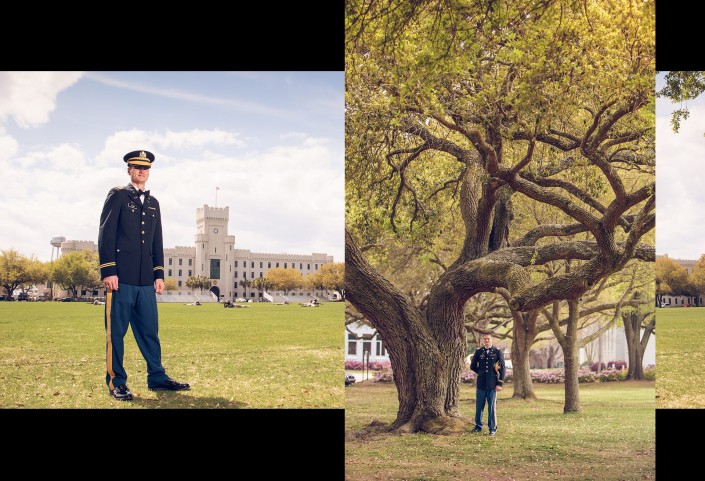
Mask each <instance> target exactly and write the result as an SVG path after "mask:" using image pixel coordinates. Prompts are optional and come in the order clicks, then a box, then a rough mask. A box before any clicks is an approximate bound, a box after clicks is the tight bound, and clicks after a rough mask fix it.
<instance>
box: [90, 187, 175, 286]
mask: <svg viewBox="0 0 705 481" xmlns="http://www.w3.org/2000/svg"><path fill="white" fill-rule="evenodd" d="M98 255H99V256H100V278H101V279H104V278H106V277H108V276H114V275H117V276H118V282H121V283H125V284H132V285H135V286H149V285H153V284H154V281H155V280H156V279H164V248H163V242H162V217H161V212H160V210H159V202H158V201H157V199H155V198H154V197H152V196H151V195H148V196H145V199H144V204H142V202H140V197H139V195H138V194H137V189H135V187H134V186H133V185H132V184H128V185H126V186H124V187H113V188H112V189H110V192H108V197H107V198H106V199H105V204H104V205H103V212H102V213H101V214H100V232H99V233H98Z"/></svg>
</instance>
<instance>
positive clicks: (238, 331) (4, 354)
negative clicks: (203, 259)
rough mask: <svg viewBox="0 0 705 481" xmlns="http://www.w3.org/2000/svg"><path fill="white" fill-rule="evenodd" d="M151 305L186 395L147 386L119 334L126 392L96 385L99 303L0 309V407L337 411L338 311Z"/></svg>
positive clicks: (130, 346)
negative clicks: (120, 394) (123, 397)
mask: <svg viewBox="0 0 705 481" xmlns="http://www.w3.org/2000/svg"><path fill="white" fill-rule="evenodd" d="M249 306H250V307H249V308H245V309H224V308H223V306H222V305H221V304H203V305H202V306H187V305H184V304H166V303H165V304H159V323H160V324H159V337H160V339H161V344H162V363H163V365H164V367H165V368H166V371H167V374H168V375H169V376H171V377H172V378H174V379H176V380H178V381H181V382H188V383H190V384H191V390H190V391H182V392H176V393H174V392H152V391H149V390H148V389H147V376H146V364H145V362H144V360H143V358H142V356H141V354H140V352H139V349H138V348H137V343H136V342H135V340H134V337H133V335H132V332H131V331H128V333H127V335H126V336H125V361H124V364H125V369H126V370H127V374H128V381H127V385H128V386H129V387H130V390H131V391H132V393H133V395H134V396H135V400H134V401H133V402H121V401H115V400H114V399H113V398H112V397H110V396H109V395H108V390H107V387H106V385H105V328H104V321H103V312H104V307H103V306H94V305H91V304H85V303H68V302H67V303H51V302H29V303H28V302H0V408H109V407H119V408H125V409H139V408H344V401H345V400H344V396H345V393H344V389H345V388H344V385H343V379H342V377H343V376H342V374H343V342H342V334H341V332H342V331H341V329H342V325H343V315H344V314H343V311H344V307H345V306H344V304H343V303H342V302H336V303H324V304H322V305H321V306H320V307H317V308H303V307H300V306H299V305H298V304H290V305H286V306H277V305H273V304H269V303H261V304H260V303H255V304H250V305H249Z"/></svg>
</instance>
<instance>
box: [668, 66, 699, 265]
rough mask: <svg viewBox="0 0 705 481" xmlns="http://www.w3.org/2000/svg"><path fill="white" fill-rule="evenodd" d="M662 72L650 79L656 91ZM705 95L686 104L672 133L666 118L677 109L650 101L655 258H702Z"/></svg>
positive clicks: (669, 103)
mask: <svg viewBox="0 0 705 481" xmlns="http://www.w3.org/2000/svg"><path fill="white" fill-rule="evenodd" d="M665 73H666V72H662V73H660V74H658V75H657V76H656V88H657V90H660V89H661V88H662V87H663V85H664V82H663V77H664V75H665ZM704 97H705V96H701V97H699V98H697V99H695V100H694V101H689V102H688V103H687V104H683V106H687V107H688V110H689V111H690V116H689V118H688V119H687V120H686V121H684V122H682V123H681V128H680V130H679V132H678V133H674V132H673V130H672V129H671V124H670V118H671V113H672V112H673V110H674V109H677V108H679V107H680V106H681V104H680V103H678V104H674V103H672V102H671V101H670V100H668V99H657V101H656V254H657V255H664V254H668V256H669V257H671V258H677V259H699V258H700V256H701V255H703V254H705V135H704V134H705V98H704Z"/></svg>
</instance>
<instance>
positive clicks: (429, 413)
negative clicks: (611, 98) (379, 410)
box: [345, 232, 470, 434]
mask: <svg viewBox="0 0 705 481" xmlns="http://www.w3.org/2000/svg"><path fill="white" fill-rule="evenodd" d="M345 246H346V249H345V258H346V269H345V282H346V286H347V287H346V291H347V299H348V301H349V302H351V303H352V304H353V305H354V306H355V307H356V308H357V309H358V310H359V311H360V313H361V314H363V315H364V316H365V317H366V318H367V319H368V320H369V321H370V322H372V324H373V325H374V326H375V328H376V329H377V330H378V332H379V333H380V335H381V336H382V338H383V339H384V341H385V344H386V345H387V348H388V350H389V354H390V361H391V364H392V370H393V372H394V383H395V384H396V387H397V393H398V398H399V410H398V412H397V418H396V420H395V421H394V422H393V423H392V424H391V425H389V426H386V427H384V429H388V430H394V429H396V430H402V431H409V432H418V431H422V432H429V433H437V434H439V433H449V432H462V431H466V430H467V429H468V428H469V426H470V424H469V419H468V420H462V419H459V413H458V407H457V404H458V399H459V385H460V372H461V369H462V363H463V358H464V354H465V349H466V347H465V334H464V333H465V330H464V328H463V327H462V326H463V323H462V318H461V317H460V315H459V313H457V314H454V313H455V312H456V311H457V309H455V310H454V309H453V308H452V307H451V306H449V305H448V304H446V303H445V302H443V301H442V299H440V298H439V297H438V296H437V299H436V301H434V303H433V304H434V309H427V311H430V312H431V313H433V314H432V315H430V317H429V319H426V318H424V317H423V315H422V314H421V313H420V311H419V310H418V309H417V308H416V307H415V306H413V305H412V304H411V303H410V302H409V301H408V300H407V299H406V297H405V296H404V295H403V294H402V293H401V292H399V291H398V290H397V289H396V288H395V287H394V286H393V285H392V284H391V283H389V281H387V280H386V279H384V278H383V277H382V276H380V275H379V273H377V271H375V269H374V268H372V266H370V265H369V264H368V263H367V261H366V260H365V259H364V258H363V256H362V253H361V252H360V250H359V249H358V248H357V246H356V245H355V243H354V241H353V240H352V238H351V237H350V236H349V233H347V232H346V244H345ZM456 316H457V319H456ZM429 324H431V325H433V326H435V327H434V329H433V332H434V333H435V336H437V338H436V337H434V334H432V329H429ZM444 325H445V326H447V327H449V328H450V329H449V332H447V333H446V332H443V329H442V326H444ZM458 325H459V326H461V329H462V333H463V334H462V336H458V335H457V329H458V327H457V326H458ZM454 333H455V337H456V338H457V339H454V338H453V335H454Z"/></svg>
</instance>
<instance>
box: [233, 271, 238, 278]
mask: <svg viewBox="0 0 705 481" xmlns="http://www.w3.org/2000/svg"><path fill="white" fill-rule="evenodd" d="M233 277H234V278H235V279H237V271H235V272H233Z"/></svg>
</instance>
